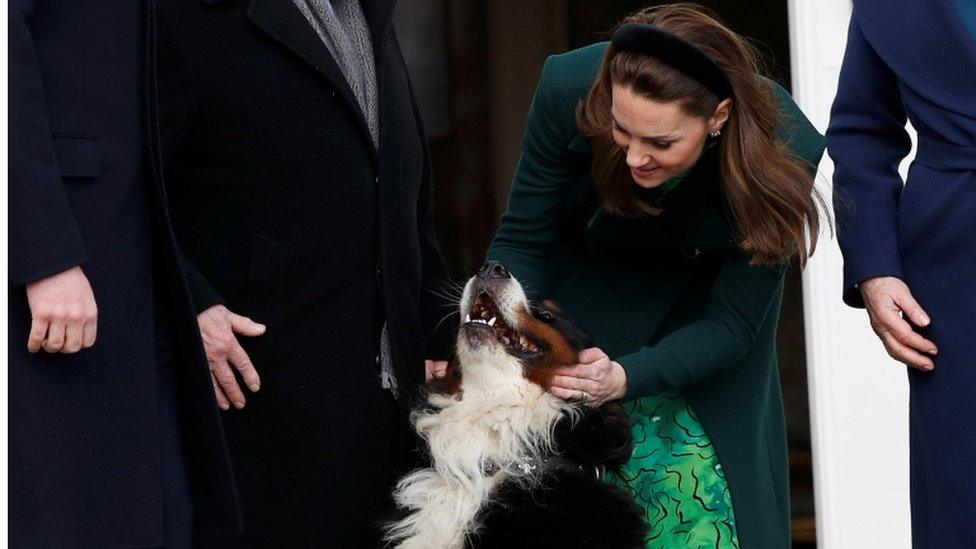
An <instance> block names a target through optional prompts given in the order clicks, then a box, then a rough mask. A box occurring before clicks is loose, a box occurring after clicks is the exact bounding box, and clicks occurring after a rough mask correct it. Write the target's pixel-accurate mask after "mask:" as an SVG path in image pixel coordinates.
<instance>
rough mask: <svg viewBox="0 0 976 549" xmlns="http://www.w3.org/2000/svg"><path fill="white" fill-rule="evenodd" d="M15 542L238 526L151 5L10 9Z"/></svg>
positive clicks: (171, 535) (133, 542)
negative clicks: (181, 250)
mask: <svg viewBox="0 0 976 549" xmlns="http://www.w3.org/2000/svg"><path fill="white" fill-rule="evenodd" d="M9 25H10V26H9V28H10V35H9V51H10V58H9V63H10V64H9V71H10V72H9V85H10V103H9V106H10V109H9V110H10V126H9V136H10V145H9V153H10V167H9V178H10V194H9V200H10V227H9V228H10V233H9V234H10V237H9V238H10V241H9V244H10V248H9V254H10V255H9V260H10V271H9V276H10V278H9V282H8V284H9V286H8V291H9V295H10V307H9V310H8V315H9V316H8V322H9V324H8V326H9V341H8V345H9V347H8V349H9V356H10V365H9V380H10V408H9V414H10V416H9V417H10V432H9V437H10V439H9V444H10V446H9V448H10V454H9V459H10V461H9V480H10V485H9V505H10V508H9V509H10V514H9V519H10V538H9V541H10V545H11V547H18V548H20V547H32V548H33V547H45V548H47V547H50V548H59V549H60V548H70V547H86V548H87V547H99V548H101V547H134V546H138V547H189V544H190V532H191V523H192V522H196V523H197V524H199V525H200V526H201V527H204V528H213V529H225V530H238V529H239V528H240V516H239V515H240V511H239V508H238V506H237V502H236V495H235V493H234V486H233V476H232V474H231V471H230V464H229V460H228V457H227V451H226V447H225V445H224V441H223V435H222V431H221V425H220V421H219V415H218V411H217V406H216V403H215V400H214V396H213V390H212V386H211V382H210V374H209V372H208V368H207V363H206V361H205V357H204V354H203V349H202V346H201V342H200V337H199V333H198V332H197V330H196V322H195V320H196V319H195V315H194V311H193V309H192V305H191V301H190V296H189V292H188V288H187V286H186V283H185V279H184V276H183V273H182V269H181V262H180V261H179V260H178V259H177V258H178V251H177V248H176V246H175V238H174V235H173V232H172V230H171V228H170V225H169V220H168V218H167V216H166V207H165V203H164V201H165V199H164V195H163V192H162V189H163V187H162V184H161V182H160V181H159V179H158V177H157V176H158V173H157V170H156V168H157V167H158V165H159V156H158V152H159V151H158V146H157V144H156V143H154V140H152V139H151V137H152V136H153V135H155V133H156V130H155V122H154V120H155V113H154V109H155V105H154V104H153V103H152V102H151V101H148V99H149V98H151V97H152V96H153V94H154V93H155V89H154V85H153V81H152V78H151V75H152V74H153V72H152V70H153V58H152V50H151V49H149V48H147V45H148V44H149V42H148V40H149V39H150V37H151V29H152V10H151V7H150V5H149V4H144V3H143V2H139V1H133V0H112V1H109V0H100V1H88V2H44V3H41V2H37V3H36V5H35V3H34V2H32V1H30V0H14V1H13V2H11V4H10V11H9Z"/></svg>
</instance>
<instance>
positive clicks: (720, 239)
mask: <svg viewBox="0 0 976 549" xmlns="http://www.w3.org/2000/svg"><path fill="white" fill-rule="evenodd" d="M606 47H607V44H606V43H599V44H594V45H591V46H588V47H585V48H582V49H579V50H575V51H571V52H568V53H564V54H561V55H555V56H552V57H550V58H549V59H548V60H547V61H546V64H545V66H544V67H543V69H542V76H541V79H540V81H539V86H538V89H537V90H536V93H535V97H534V99H533V102H532V106H531V109H530V111H529V115H528V119H527V121H526V129H525V136H524V140H523V149H522V156H521V159H520V161H519V164H518V169H517V171H516V173H515V180H514V182H513V184H512V190H511V196H510V198H509V204H508V209H507V211H506V212H505V214H504V215H503V216H502V221H501V226H500V228H499V229H498V233H497V234H496V235H495V239H494V241H493V242H492V244H491V248H490V249H489V251H488V259H493V260H497V261H500V262H502V263H503V264H505V265H506V266H507V267H508V268H509V270H511V272H512V273H513V274H514V276H515V277H516V278H517V279H518V280H520V281H521V282H522V283H523V285H524V286H525V287H526V291H527V293H528V294H529V296H530V297H532V298H552V299H554V300H556V301H557V302H558V303H560V305H562V307H563V308H564V309H565V310H566V311H567V312H568V313H570V314H571V315H572V316H573V317H574V318H576V320H578V321H579V322H580V323H582V324H583V326H585V327H586V328H587V329H589V330H590V331H591V332H592V333H593V335H594V336H595V337H596V341H597V344H598V346H599V347H600V348H602V349H603V350H604V351H605V352H607V354H609V355H610V357H612V358H613V359H614V360H616V361H618V362H619V363H620V364H621V365H622V366H623V367H624V369H625V370H626V372H627V376H628V394H627V396H626V397H625V398H627V399H630V398H638V397H643V396H649V395H655V394H658V393H661V392H664V391H668V390H678V391H680V392H681V393H683V394H684V396H685V397H686V398H687V400H688V401H689V402H690V404H691V405H692V406H693V407H694V409H695V411H696V413H697V415H698V418H699V420H700V421H701V423H702V424H703V425H704V427H705V429H706V430H707V432H708V434H709V435H710V437H711V439H712V442H713V443H714V445H715V448H716V450H717V452H718V456H719V459H720V461H721V463H722V466H723V469H724V471H725V474H726V477H727V480H728V484H729V488H730V491H731V495H732V504H733V507H734V509H735V515H736V527H737V530H738V535H739V541H740V543H741V546H742V547H746V548H761V549H771V548H779V547H788V546H789V543H790V512H789V484H788V478H787V477H788V468H787V452H786V450H787V448H786V427H785V421H784V417H783V402H782V395H781V392H780V385H779V374H778V371H777V357H776V329H777V324H778V317H779V311H780V303H781V300H782V292H783V279H784V274H785V270H786V265H782V266H777V267H768V266H761V267H751V266H749V257H748V256H747V255H746V254H744V253H742V252H741V251H740V250H739V249H738V247H737V245H736V239H735V237H734V236H733V231H732V229H731V225H730V221H729V216H728V214H727V213H726V212H727V211H728V210H727V205H726V202H725V199H724V194H723V192H722V190H721V187H720V178H719V168H718V162H717V150H718V147H714V148H712V149H710V150H707V151H706V152H705V153H704V154H703V156H702V158H701V159H700V160H699V162H698V163H697V165H696V166H695V168H694V169H693V171H692V172H691V173H690V174H689V175H688V176H687V177H686V179H685V180H684V181H682V182H681V183H680V184H679V185H678V186H677V187H676V188H675V189H674V190H672V191H670V192H669V193H668V194H666V195H665V197H664V199H663V201H662V203H661V206H662V207H663V208H665V212H664V213H662V214H660V215H658V216H655V217H647V218H642V219H624V218H620V217H615V216H613V215H610V214H608V213H606V212H605V211H604V210H603V209H602V208H601V206H600V201H599V199H598V196H597V192H596V187H595V184H594V181H593V178H592V175H591V161H592V154H593V152H592V148H591V146H590V143H589V141H588V140H587V138H585V137H584V136H582V135H581V134H580V133H579V130H578V129H577V127H576V122H575V110H576V106H577V105H578V104H579V102H580V101H581V100H582V99H583V98H584V97H585V96H586V94H587V92H588V91H589V88H590V86H591V84H592V83H593V81H594V79H595V78H596V74H597V72H598V70H599V67H600V63H601V60H602V57H603V54H604V52H605V50H606ZM773 88H774V90H775V93H776V95H777V97H778V99H779V101H780V104H781V110H782V112H783V114H784V115H785V118H784V120H785V123H784V124H783V127H782V128H781V129H780V134H779V135H780V138H781V139H782V140H783V141H784V142H785V143H786V144H787V145H788V146H789V147H790V149H791V150H792V152H793V153H794V154H795V155H796V156H799V157H800V158H802V159H804V160H805V161H807V162H809V163H810V164H811V165H812V166H816V165H817V164H818V163H819V161H820V157H821V155H822V154H823V150H824V139H823V136H821V135H820V134H819V133H818V132H817V131H816V129H815V128H814V127H813V126H812V125H811V124H810V122H809V121H808V120H807V119H806V117H805V116H804V115H803V113H802V112H800V110H799V108H798V107H797V106H796V104H795V103H794V102H793V100H792V98H791V97H790V96H789V94H787V92H786V91H785V90H783V88H782V87H780V86H779V85H776V84H775V83H774V84H773ZM812 169H813V168H811V170H812Z"/></svg>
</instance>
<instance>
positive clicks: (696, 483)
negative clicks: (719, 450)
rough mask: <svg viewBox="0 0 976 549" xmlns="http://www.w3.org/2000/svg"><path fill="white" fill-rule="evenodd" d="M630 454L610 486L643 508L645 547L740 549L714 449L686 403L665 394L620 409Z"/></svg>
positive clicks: (632, 402)
mask: <svg viewBox="0 0 976 549" xmlns="http://www.w3.org/2000/svg"><path fill="white" fill-rule="evenodd" d="M624 408H625V409H626V410H627V413H628V415H629V416H630V420H631V425H632V428H633V433H634V453H633V455H632V456H631V458H630V461H629V462H628V463H627V464H626V465H625V466H624V467H623V468H622V469H621V470H620V471H619V472H618V473H616V474H614V475H611V476H610V477H609V480H610V482H612V483H614V484H616V485H618V486H620V487H622V488H624V489H625V490H627V491H628V492H630V494H631V495H632V496H633V497H634V499H635V500H636V501H637V503H638V504H639V505H640V506H641V507H643V508H644V511H645V513H646V518H647V523H648V525H649V526H650V532H649V533H648V538H647V547H648V548H649V549H650V548H653V549H661V548H665V549H670V548H685V547H690V548H714V549H726V548H735V549H737V548H738V547H739V540H738V536H737V535H736V531H735V516H734V514H733V512H732V497H731V494H730V492H729V487H728V484H727V483H726V482H725V475H724V473H723V472H722V465H721V464H720V463H719V461H718V456H717V455H716V453H715V447H714V446H712V441H711V440H710V439H709V437H708V435H707V434H706V433H705V430H704V428H702V425H701V423H699V422H698V418H696V417H695V413H694V411H693V410H692V409H691V406H690V405H689V404H688V402H687V401H686V400H685V399H684V397H682V396H681V395H680V394H678V393H674V392H668V393H662V394H660V395H656V396H652V397H645V398H640V399H637V400H632V401H630V402H625V403H624Z"/></svg>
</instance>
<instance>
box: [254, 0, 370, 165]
mask: <svg viewBox="0 0 976 549" xmlns="http://www.w3.org/2000/svg"><path fill="white" fill-rule="evenodd" d="M247 17H248V19H250V20H251V22H252V23H254V25H255V26H257V27H258V28H259V29H261V30H262V31H264V32H265V33H266V34H267V35H268V36H270V37H271V38H273V39H274V40H276V41H278V42H280V43H281V44H282V45H283V46H285V47H286V48H288V49H289V50H290V51H291V52H292V53H294V54H295V55H297V56H298V57H300V58H301V59H302V60H304V61H305V62H306V63H308V64H309V65H311V66H312V68H313V69H315V71H316V72H318V73H319V74H321V75H322V76H324V77H325V78H326V79H327V80H328V81H329V83H330V84H331V85H332V87H333V88H334V89H335V92H336V94H338V95H339V96H340V97H342V99H343V101H345V102H346V106H347V107H348V108H349V109H350V110H351V112H352V113H353V115H354V116H355V117H356V120H357V121H358V122H359V126H360V129H361V130H362V132H363V137H364V138H365V139H366V142H367V143H370V147H371V149H372V145H371V144H372V139H371V137H370V133H369V127H368V126H367V124H366V118H365V116H364V115H363V111H362V109H360V108H359V103H358V102H357V101H356V96H355V95H353V92H352V88H350V87H349V83H348V82H347V81H346V77H345V76H344V75H343V74H342V70H341V69H339V65H338V64H337V63H336V61H335V59H334V58H333V57H332V54H331V53H330V52H329V48H328V47H327V46H326V45H325V44H323V43H322V40H321V39H320V38H319V35H318V34H316V32H315V30H314V29H313V28H312V26H311V25H310V24H309V22H308V21H307V20H306V19H305V16H304V15H302V12H300V11H299V10H298V7H296V6H295V4H294V2H293V0H251V2H250V4H249V5H248V8H247ZM368 17H369V15H367V18H368ZM368 20H369V19H367V21H368ZM370 24H371V29H372V23H370ZM375 40H376V39H375V32H374V43H375ZM374 50H375V51H379V50H377V49H376V48H375V47H374ZM373 152H374V155H375V149H374V150H373Z"/></svg>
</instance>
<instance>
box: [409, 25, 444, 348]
mask: <svg viewBox="0 0 976 549" xmlns="http://www.w3.org/2000/svg"><path fill="white" fill-rule="evenodd" d="M393 40H394V43H395V44H396V47H397V54H398V55H399V56H400V58H401V59H402V57H403V55H402V53H400V51H399V48H400V46H399V41H398V40H397V39H396V38H395V37H394V39H393ZM407 80H408V86H407V89H408V91H409V92H410V104H411V106H412V107H413V114H414V119H415V120H416V121H417V132H418V133H419V135H420V139H421V142H422V143H423V163H424V167H423V173H422V175H421V182H420V196H419V197H418V198H417V220H418V222H417V238H418V239H419V242H420V262H421V288H420V320H421V323H422V324H423V331H424V357H425V358H427V359H433V360H447V359H449V358H450V357H451V354H453V352H454V343H455V336H456V328H457V325H458V322H457V318H453V319H452V318H451V316H448V315H451V313H455V314H456V312H457V311H456V310H457V306H456V304H455V303H453V302H452V301H451V300H450V299H449V298H448V297H447V296H448V295H450V291H451V287H452V282H451V277H450V275H449V274H448V271H447V263H446V262H445V261H444V255H443V254H442V253H441V248H440V244H439V243H438V241H437V231H436V230H435V228H434V197H433V170H432V168H431V160H430V148H429V147H428V145H427V133H426V131H425V130H424V125H423V120H422V119H421V116H420V108H419V107H418V105H417V98H416V96H415V95H414V91H413V83H412V82H410V75H409V74H408V75H407Z"/></svg>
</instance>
